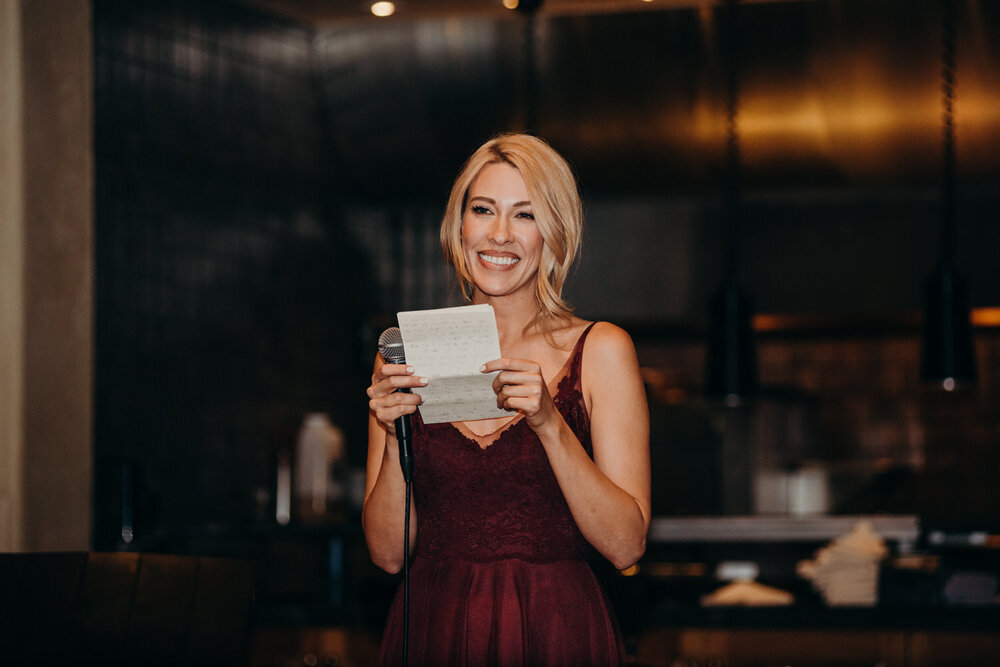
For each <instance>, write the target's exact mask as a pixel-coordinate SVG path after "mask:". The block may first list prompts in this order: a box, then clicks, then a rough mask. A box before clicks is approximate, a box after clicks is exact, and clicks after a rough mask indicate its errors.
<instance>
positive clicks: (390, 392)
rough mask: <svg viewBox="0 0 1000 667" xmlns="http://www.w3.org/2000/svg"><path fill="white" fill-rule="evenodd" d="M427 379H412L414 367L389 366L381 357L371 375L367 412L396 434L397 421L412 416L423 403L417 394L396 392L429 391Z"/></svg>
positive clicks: (414, 377)
mask: <svg viewBox="0 0 1000 667" xmlns="http://www.w3.org/2000/svg"><path fill="white" fill-rule="evenodd" d="M426 386H427V378H424V377H417V376H415V375H413V367H412V366H407V365H405V364H387V363H385V362H384V361H383V360H382V357H381V355H380V356H379V357H378V360H377V362H376V364H375V372H374V373H372V383H371V385H370V386H369V387H368V390H367V393H368V409H369V410H371V412H372V414H373V415H375V418H376V419H378V421H379V423H381V424H382V427H383V428H384V429H385V430H386V431H388V432H389V433H391V434H392V435H395V434H396V426H395V421H396V418H397V417H402V416H403V415H409V414H413V413H414V412H416V411H417V406H418V405H420V404H421V403H423V402H424V400H423V399H422V398H421V397H420V396H419V395H417V394H411V393H408V392H402V391H397V390H398V389H413V388H417V387H426Z"/></svg>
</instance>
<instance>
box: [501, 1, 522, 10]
mask: <svg viewBox="0 0 1000 667" xmlns="http://www.w3.org/2000/svg"><path fill="white" fill-rule="evenodd" d="M519 4H521V3H520V2H518V0H503V6H504V7H506V8H507V9H517V6H518V5H519Z"/></svg>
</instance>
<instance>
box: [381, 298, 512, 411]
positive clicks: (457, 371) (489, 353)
mask: <svg viewBox="0 0 1000 667" xmlns="http://www.w3.org/2000/svg"><path fill="white" fill-rule="evenodd" d="M397 318H398V320H399V330H400V333H401V334H402V335H403V348H404V349H405V350H406V363H407V365H409V366H412V367H413V372H414V374H415V375H418V376H421V377H426V378H428V380H429V382H428V383H427V386H426V387H421V388H419V389H414V390H413V391H414V393H417V394H420V396H421V397H422V398H423V399H424V402H423V404H422V405H421V406H420V417H421V418H422V419H423V420H424V423H425V424H437V423H440V422H457V421H471V420H474V419H494V418H496V417H510V416H511V413H510V412H507V411H506V410H503V409H501V408H498V407H497V396H496V394H495V393H493V386H492V385H493V378H494V377H495V375H496V373H482V372H481V371H480V370H479V368H480V366H482V365H483V364H485V363H486V362H487V361H492V360H494V359H499V358H500V338H499V336H498V335H497V322H496V317H495V316H494V314H493V307H492V306H489V305H477V306H459V307H457V308H438V309H434V310H410V311H404V312H401V313H397Z"/></svg>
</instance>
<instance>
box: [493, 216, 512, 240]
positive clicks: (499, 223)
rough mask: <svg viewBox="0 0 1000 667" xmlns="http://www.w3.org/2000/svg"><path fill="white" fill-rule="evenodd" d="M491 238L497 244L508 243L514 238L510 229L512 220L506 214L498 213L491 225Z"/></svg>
mask: <svg viewBox="0 0 1000 667" xmlns="http://www.w3.org/2000/svg"><path fill="white" fill-rule="evenodd" d="M489 239H490V241H492V242H493V243H496V244H497V245H506V244H508V243H510V242H511V241H512V240H513V237H512V235H511V230H510V220H508V219H507V215H506V214H502V215H498V216H497V217H496V218H495V219H494V220H493V225H492V226H491V227H490V233H489Z"/></svg>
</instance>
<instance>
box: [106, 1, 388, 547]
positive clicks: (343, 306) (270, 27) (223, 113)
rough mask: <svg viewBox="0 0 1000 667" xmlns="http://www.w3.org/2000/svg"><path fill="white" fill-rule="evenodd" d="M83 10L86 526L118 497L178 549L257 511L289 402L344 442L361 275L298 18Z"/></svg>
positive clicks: (219, 8) (183, 8)
mask: <svg viewBox="0 0 1000 667" xmlns="http://www.w3.org/2000/svg"><path fill="white" fill-rule="evenodd" d="M94 8H95V21H94V25H95V58H96V61H95V70H96V78H97V85H96V119H97V120H96V130H95V150H96V161H97V396H98V398H97V408H96V409H97V417H96V421H97V426H96V450H97V462H98V465H97V475H98V480H97V484H96V488H97V489H98V493H99V494H100V495H99V498H98V505H97V507H98V523H97V526H96V531H97V540H96V541H97V543H98V545H99V546H107V545H109V544H114V543H115V541H116V540H118V539H119V538H118V535H117V530H118V526H119V524H118V518H119V516H118V515H119V499H120V498H121V497H125V499H126V500H125V502H127V503H128V502H132V501H133V497H134V503H135V507H134V512H135V522H136V531H137V539H139V540H140V543H139V545H138V546H142V545H143V544H145V545H146V546H148V547H160V548H168V549H169V548H175V549H183V548H184V546H183V545H184V544H185V542H184V540H185V539H187V533H188V531H190V530H192V529H199V530H200V529H203V528H205V527H211V526H227V525H233V524H234V523H236V524H239V523H245V522H247V521H249V520H251V519H253V518H255V517H257V516H259V515H261V514H263V513H265V512H267V511H268V509H269V506H270V505H271V504H272V503H273V499H272V497H271V495H270V494H271V491H272V487H273V484H274V471H275V461H276V456H277V452H278V450H279V449H281V448H288V447H290V446H292V445H293V444H294V440H295V436H296V432H297V429H298V427H299V425H300V423H301V421H302V419H303V417H304V415H305V414H306V413H308V412H316V411H319V412H327V413H329V414H330V415H331V417H332V418H333V420H334V421H335V422H336V423H340V424H343V425H344V428H345V430H347V432H348V435H349V438H350V440H351V441H352V444H353V445H354V450H353V454H355V455H356V456H355V461H356V462H357V461H358V460H359V458H358V457H363V452H362V451H361V449H360V444H359V443H360V438H361V434H362V433H363V428H364V425H363V421H360V420H358V419H357V418H356V416H357V415H358V414H361V415H363V414H364V411H365V402H364V394H363V391H361V389H359V387H360V386H362V385H361V384H360V383H361V382H362V381H363V378H364V377H365V374H366V371H365V370H364V369H365V367H366V366H368V365H369V364H370V358H369V356H370V352H369V350H368V349H367V348H366V349H365V350H364V351H363V352H362V349H361V343H362V340H361V337H362V335H363V332H364V324H365V321H366V316H367V315H366V314H367V312H368V309H369V307H370V305H371V301H370V299H369V297H368V295H367V294H366V289H367V286H368V285H370V284H371V283H372V280H371V277H370V269H369V266H368V265H369V262H368V260H367V258H366V257H365V256H363V255H361V254H360V253H359V252H358V250H357V249H356V248H355V246H354V244H353V243H352V241H351V240H350V239H349V238H346V236H345V235H344V234H343V232H342V229H343V226H342V225H341V224H340V222H339V216H340V215H341V209H340V208H339V205H338V202H337V199H336V181H335V179H334V180H331V178H330V176H331V164H330V161H329V160H328V156H327V154H326V153H325V151H324V150H323V145H324V137H323V133H324V128H325V124H324V122H323V119H322V117H321V114H320V112H319V106H318V104H317V100H316V91H315V85H314V78H313V76H312V72H311V68H310V61H311V57H310V54H311V50H310V47H311V39H312V37H311V34H310V33H309V32H307V31H305V30H303V29H301V28H298V27H295V26H291V25H287V24H284V23H282V22H276V21H274V20H271V19H265V18H264V17H261V16H259V15H257V14H254V13H251V12H247V11H245V10H243V9H241V8H240V7H237V6H233V5H229V4H224V3H215V2H213V3H198V2H189V3H134V2H128V1H126V2H103V1H102V2H96V3H94ZM359 378H360V379H359ZM123 476H124V478H125V479H124V481H123ZM123 484H124V485H125V488H124V489H123ZM130 485H131V487H132V491H131V492H130V491H129V488H128V487H129V486H130ZM271 516H273V510H272V514H271Z"/></svg>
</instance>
